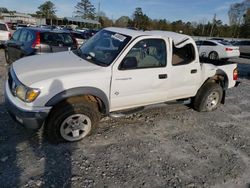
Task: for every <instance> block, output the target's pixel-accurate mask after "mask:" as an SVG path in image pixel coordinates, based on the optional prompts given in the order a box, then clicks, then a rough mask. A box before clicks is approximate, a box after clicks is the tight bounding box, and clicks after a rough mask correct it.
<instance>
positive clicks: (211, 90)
mask: <svg viewBox="0 0 250 188" xmlns="http://www.w3.org/2000/svg"><path fill="white" fill-rule="evenodd" d="M222 96H223V90H222V87H221V86H220V85H219V84H217V83H214V82H210V83H206V84H205V85H204V86H202V87H201V88H200V90H199V91H198V93H197V95H196V97H195V98H194V102H193V106H194V109H195V110H197V111H199V112H210V111H214V110H216V109H217V107H218V106H219V105H220V103H221V100H222Z"/></svg>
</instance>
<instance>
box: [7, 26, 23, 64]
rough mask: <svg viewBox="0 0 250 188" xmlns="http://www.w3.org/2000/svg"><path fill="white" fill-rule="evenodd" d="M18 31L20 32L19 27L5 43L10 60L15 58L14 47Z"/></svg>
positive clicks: (18, 35)
mask: <svg viewBox="0 0 250 188" xmlns="http://www.w3.org/2000/svg"><path fill="white" fill-rule="evenodd" d="M20 33H21V29H19V30H17V31H15V32H14V34H13V35H12V37H11V39H10V40H9V41H8V42H7V45H6V46H7V53H8V57H9V60H10V61H11V62H13V61H15V60H16V59H17V56H16V48H17V43H18V40H19V37H20Z"/></svg>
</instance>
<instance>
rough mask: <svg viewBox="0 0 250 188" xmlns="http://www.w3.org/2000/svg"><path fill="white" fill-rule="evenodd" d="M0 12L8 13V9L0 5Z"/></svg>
mask: <svg viewBox="0 0 250 188" xmlns="http://www.w3.org/2000/svg"><path fill="white" fill-rule="evenodd" d="M1 13H9V10H8V9H7V8H5V7H0V14H1Z"/></svg>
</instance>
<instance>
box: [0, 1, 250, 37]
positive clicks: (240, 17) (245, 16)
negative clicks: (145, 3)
mask: <svg viewBox="0 0 250 188" xmlns="http://www.w3.org/2000/svg"><path fill="white" fill-rule="evenodd" d="M0 12H9V11H8V10H7V9H6V8H0ZM12 12H13V11H12ZM73 13H74V15H75V16H77V17H81V18H84V19H93V20H98V21H99V22H100V23H101V26H102V27H109V26H117V27H132V28H137V29H139V30H168V31H174V32H180V33H185V34H188V35H194V36H211V37H237V38H250V0H244V1H243V2H242V3H234V4H232V5H231V6H230V7H229V11H228V16H229V24H224V23H223V22H222V21H221V20H220V19H217V17H216V15H214V18H213V19H212V20H206V19H203V20H201V21H199V22H184V21H182V20H177V21H173V22H170V21H168V20H167V19H151V18H150V17H149V16H148V15H147V14H146V13H144V12H143V10H142V8H141V7H137V8H135V10H134V12H133V15H132V16H121V17H120V18H118V19H117V20H113V19H110V18H109V17H108V16H107V15H106V14H105V12H102V11H100V10H98V11H96V8H95V6H94V5H93V4H92V3H91V1H90V0H80V1H79V2H78V3H77V4H76V6H75V11H74V12H73ZM32 16H36V17H44V18H47V19H54V18H56V6H55V4H54V3H53V2H51V1H46V2H45V3H43V4H42V5H40V6H39V7H38V11H37V12H36V13H35V14H32Z"/></svg>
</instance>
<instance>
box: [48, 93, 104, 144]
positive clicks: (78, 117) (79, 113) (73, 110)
mask: <svg viewBox="0 0 250 188" xmlns="http://www.w3.org/2000/svg"><path fill="white" fill-rule="evenodd" d="M98 121H99V111H98V110H97V107H96V104H95V103H93V102H89V101H87V100H84V99H82V98H78V99H73V100H67V101H65V102H63V103H61V104H60V105H58V106H57V107H55V109H54V110H53V111H52V112H51V114H50V117H49V119H48V121H47V123H46V125H45V133H46V134H45V136H47V138H48V139H49V141H50V142H51V143H61V142H76V141H80V140H82V139H83V138H85V137H86V136H88V135H89V134H90V133H91V132H92V131H93V129H94V128H95V126H96V124H97V123H98Z"/></svg>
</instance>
